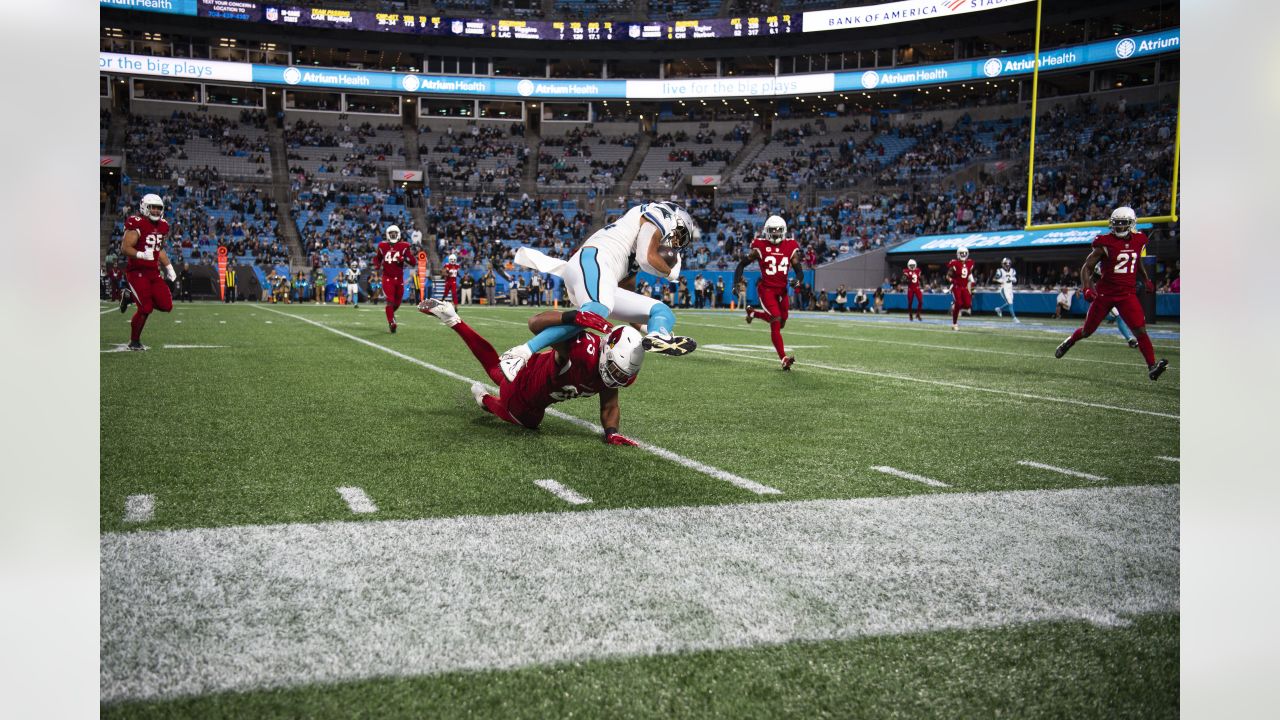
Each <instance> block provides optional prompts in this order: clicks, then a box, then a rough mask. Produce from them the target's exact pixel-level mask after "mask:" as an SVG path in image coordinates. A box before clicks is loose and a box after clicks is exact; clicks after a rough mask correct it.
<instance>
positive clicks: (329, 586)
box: [99, 485, 1179, 703]
mask: <svg viewBox="0 0 1280 720" xmlns="http://www.w3.org/2000/svg"><path fill="white" fill-rule="evenodd" d="M1178 498H1179V491H1178V487H1177V486H1174V485H1163V486H1153V487H1089V488H1074V489H1069V490H1038V491H1015V492H985V493H929V494H924V495H915V496H910V497H895V498H865V499H857V500H813V501H800V502H785V501H784V502H770V503H760V502H755V503H749V504H745V505H707V506H699V507H671V508H643V509H625V510H584V511H580V512H557V513H530V514H524V515H506V516H479V517H477V516H472V517H454V518H430V519H422V520H397V521H378V520H371V521H368V522H329V523H318V524H281V525H261V526H247V527H221V528H200V529H191V530H166V531H143V532H136V531H134V532H118V533H106V534H104V535H103V536H102V537H101V541H100V544H99V549H100V557H101V564H100V578H101V591H100V607H101V609H100V619H101V638H100V645H99V648H100V655H101V658H100V660H101V662H100V670H99V672H100V684H99V690H100V699H101V701H102V702H104V703H116V702H121V701H125V700H160V699H165V698H176V697H182V696H193V695H203V694H208V693H216V692H232V691H248V690H254V689H262V688H284V687H300V686H306V685H312V684H315V683H335V682H352V681H357V680H361V679H366V678H375V677H390V678H394V677H414V676H423V675H434V674H441V673H449V672H458V671H478V670H486V669H512V668H518V667H530V666H545V665H551V664H556V663H566V662H582V661H586V660H592V659H620V658H628V657H649V656H654V655H672V654H677V653H685V652H695V651H706V650H727V649H733V648H750V647H761V646H776V645H780V644H783V643H791V642H820V641H827V640H840V639H846V638H857V637H868V636H884V635H901V634H905V633H923V632H930V631H938V630H948V631H957V630H967V629H980V628H996V627H1007V626H1017V625H1026V624H1029V623H1037V622H1053V621H1080V620H1083V621H1086V622H1091V623H1094V624H1097V625H1102V626H1108V627H1110V626H1115V625H1118V624H1123V623H1124V622H1126V620H1127V619H1128V618H1132V617H1135V616H1141V615H1144V614H1148V613H1169V612H1174V613H1176V612H1178V609H1179V550H1178V548H1179V541H1178V537H1179V535H1178V505H1179V501H1178Z"/></svg>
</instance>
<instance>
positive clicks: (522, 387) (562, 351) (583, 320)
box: [418, 298, 644, 446]
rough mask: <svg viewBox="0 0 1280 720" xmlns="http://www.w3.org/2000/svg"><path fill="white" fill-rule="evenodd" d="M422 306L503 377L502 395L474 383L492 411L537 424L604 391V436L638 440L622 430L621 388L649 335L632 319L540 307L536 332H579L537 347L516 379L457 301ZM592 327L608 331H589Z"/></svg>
mask: <svg viewBox="0 0 1280 720" xmlns="http://www.w3.org/2000/svg"><path fill="white" fill-rule="evenodd" d="M418 309H419V310H420V311H422V312H424V313H427V314H428V315H433V316H435V317H436V318H439V320H440V321H441V322H443V323H444V324H445V326H446V327H449V328H453V331H454V332H456V333H458V336H459V337H461V338H462V341H463V342H465V343H466V344H467V348H469V349H470V350H471V354H472V355H475V357H476V360H479V361H480V365H481V366H482V367H483V368H484V371H485V372H486V373H488V375H489V379H490V380H493V382H495V383H497V385H498V388H499V390H498V396H497V397H494V396H493V395H490V394H489V393H488V392H486V391H485V388H484V386H483V385H481V384H479V383H476V384H474V385H472V386H471V394H472V396H473V397H475V399H476V402H477V403H479V404H480V407H482V408H484V409H485V410H486V411H487V412H489V413H491V414H493V415H496V416H497V417H499V418H501V419H502V420H505V421H506V422H509V423H511V424H513V425H519V426H521V427H524V428H529V429H530V430H532V429H534V428H536V427H538V425H540V424H541V423H542V418H543V416H544V415H545V414H546V411H547V408H548V407H550V406H551V405H553V404H555V403H558V402H563V401H565V400H572V399H573V398H580V397H591V396H592V395H597V394H598V395H599V396H600V426H601V427H602V428H604V441H605V442H606V443H608V444H609V445H632V446H634V445H636V444H637V443H636V442H635V441H634V440H631V439H630V438H628V437H626V436H625V435H621V434H619V433H618V421H619V419H620V417H621V411H620V409H619V406H618V389H619V388H624V387H628V386H629V385H631V384H632V383H634V382H635V381H636V376H637V375H639V373H640V365H641V363H643V362H644V342H643V341H644V338H643V337H641V335H640V331H639V330H636V329H635V328H633V327H631V326H629V325H619V326H618V327H612V326H611V325H609V323H608V322H607V321H606V320H605V319H604V318H603V317H601V316H599V315H597V314H595V313H592V312H587V311H579V310H570V311H569V312H558V311H555V310H548V311H546V312H542V313H539V314H537V315H534V316H533V317H532V318H530V319H529V330H530V331H531V332H533V333H534V334H535V335H536V334H538V333H541V332H543V331H544V330H546V329H547V328H550V327H573V328H576V329H577V332H575V333H574V334H573V335H570V336H568V337H566V338H564V339H562V340H560V341H558V342H556V343H554V344H552V345H551V349H550V351H545V352H538V353H534V354H533V355H532V356H531V357H530V358H529V360H528V362H526V363H525V364H524V365H523V366H521V368H520V371H519V372H518V373H516V376H515V378H514V379H507V378H506V377H505V375H504V373H503V369H502V367H501V363H500V361H499V360H498V353H497V351H496V350H494V349H493V346H492V345H490V344H489V341H488V340H485V339H484V338H483V337H481V336H480V334H479V333H477V332H476V331H475V330H473V329H471V326H469V325H467V324H466V323H465V322H463V321H462V318H460V317H458V312H457V310H456V309H455V308H454V306H453V303H450V302H441V301H439V300H436V299H434V298H427V299H426V300H423V301H422V302H421V303H420V304H419V305H418ZM588 328H589V329H591V330H596V331H598V332H602V333H606V335H604V336H599V335H593V334H591V333H589V332H585V330H586V329H588Z"/></svg>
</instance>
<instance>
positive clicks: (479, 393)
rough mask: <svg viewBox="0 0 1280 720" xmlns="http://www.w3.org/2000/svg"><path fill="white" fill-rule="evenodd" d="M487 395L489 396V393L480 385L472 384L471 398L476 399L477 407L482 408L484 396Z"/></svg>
mask: <svg viewBox="0 0 1280 720" xmlns="http://www.w3.org/2000/svg"><path fill="white" fill-rule="evenodd" d="M488 394H489V391H488V390H485V389H484V386H483V385H481V384H480V383H474V384H472V386H471V397H473V398H475V399H476V404H477V405H479V406H480V407H484V396H485V395H488Z"/></svg>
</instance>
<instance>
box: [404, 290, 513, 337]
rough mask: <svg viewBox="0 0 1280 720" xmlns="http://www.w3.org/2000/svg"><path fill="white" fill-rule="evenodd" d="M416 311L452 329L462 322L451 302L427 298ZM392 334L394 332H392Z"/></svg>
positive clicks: (419, 304)
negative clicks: (436, 319)
mask: <svg viewBox="0 0 1280 720" xmlns="http://www.w3.org/2000/svg"><path fill="white" fill-rule="evenodd" d="M418 311H419V312H423V313H426V314H427V315H431V316H433V317H435V318H438V319H439V320H440V322H442V323H444V324H445V327H453V326H454V325H457V324H458V323H460V322H462V318H460V317H458V311H457V309H455V308H454V307H453V303H451V302H446V301H443V300H436V299H435V298H427V299H426V300H423V301H422V302H420V303H418ZM392 332H395V331H394V330H393V331H392ZM522 347H523V346H522Z"/></svg>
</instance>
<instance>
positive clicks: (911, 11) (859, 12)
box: [801, 0, 1035, 32]
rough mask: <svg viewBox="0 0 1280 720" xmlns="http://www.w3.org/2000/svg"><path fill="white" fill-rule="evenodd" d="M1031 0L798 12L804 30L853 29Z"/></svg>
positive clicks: (933, 1)
mask: <svg viewBox="0 0 1280 720" xmlns="http://www.w3.org/2000/svg"><path fill="white" fill-rule="evenodd" d="M1034 1H1035V0H901V2H891V3H884V4H883V5H867V6H865V7H850V8H836V9H835V10H814V11H811V12H807V13H804V14H803V15H802V16H801V26H802V27H803V29H804V32H822V31H823V30H853V29H856V28H861V27H875V26H877V25H892V24H895V23H902V22H911V21H913V20H931V19H935V18H949V17H956V16H957V15H964V14H966V13H972V12H982V11H984V10H995V9H997V8H1002V7H1012V6H1014V5H1021V4H1023V3H1029V2H1034Z"/></svg>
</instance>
